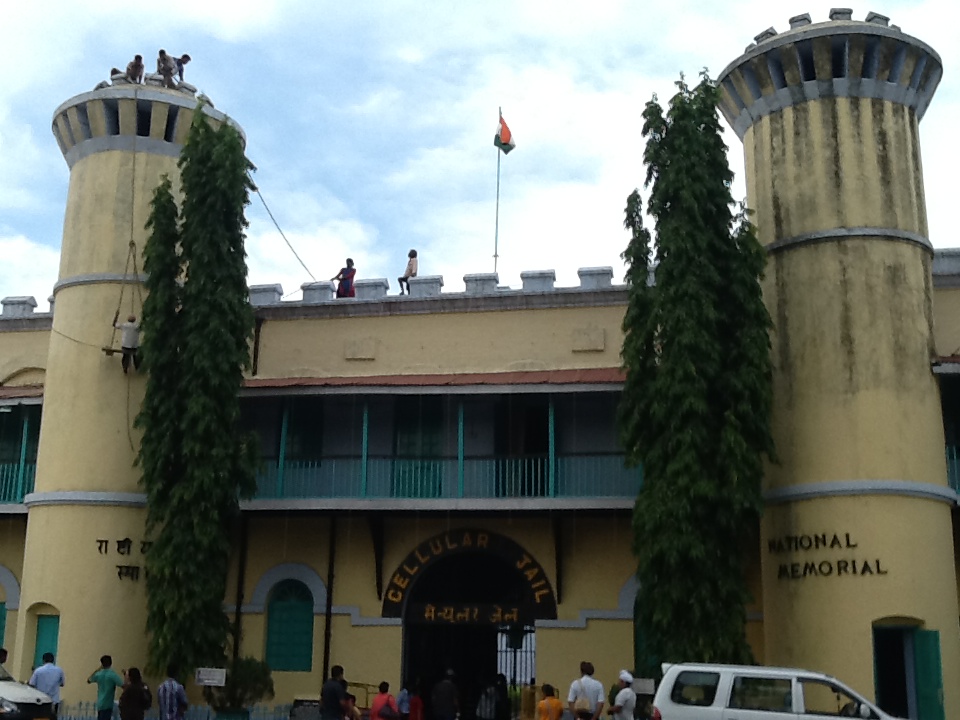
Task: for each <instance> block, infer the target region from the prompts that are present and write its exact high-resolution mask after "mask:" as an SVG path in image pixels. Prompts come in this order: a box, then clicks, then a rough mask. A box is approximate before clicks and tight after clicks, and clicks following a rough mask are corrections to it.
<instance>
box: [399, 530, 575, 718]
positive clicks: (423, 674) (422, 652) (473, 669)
mask: <svg viewBox="0 0 960 720" xmlns="http://www.w3.org/2000/svg"><path fill="white" fill-rule="evenodd" d="M383 615H384V617H401V618H403V674H404V677H405V678H407V679H408V680H409V681H410V682H412V683H418V684H419V686H420V689H421V691H422V692H423V695H424V700H425V702H427V703H428V704H429V694H430V689H431V688H432V687H433V685H434V684H435V683H436V682H438V681H439V680H440V679H441V678H442V677H443V675H444V673H445V672H446V671H447V670H448V669H452V670H453V671H454V673H455V674H456V682H457V685H458V688H459V691H460V696H461V697H460V702H461V716H462V717H464V718H470V717H472V716H473V710H474V708H475V707H476V700H477V697H478V695H479V689H480V683H481V682H483V681H489V680H492V679H493V678H494V677H495V676H496V674H497V673H498V672H503V673H504V674H505V675H507V677H508V680H511V679H515V680H517V681H518V682H526V681H528V680H529V679H530V677H532V676H533V667H534V665H533V661H534V653H535V647H536V645H535V642H536V641H535V635H534V623H535V622H536V620H540V619H550V620H555V619H556V617H557V603H556V598H555V596H554V593H553V588H552V586H551V584H550V582H549V580H548V579H547V577H546V574H545V572H544V570H543V567H542V566H541V565H540V563H538V562H537V561H536V560H535V559H534V557H533V556H532V555H531V554H530V553H528V552H527V551H526V550H524V548H523V547H521V546H520V545H519V544H517V543H516V542H514V541H513V540H511V539H510V538H508V537H506V536H503V535H498V534H496V533H491V532H488V531H485V530H475V529H462V530H451V531H449V532H446V533H442V534H440V535H437V536H435V537H433V538H430V539H429V540H427V541H425V542H423V543H421V544H420V545H418V546H417V547H416V548H414V549H413V551H412V552H410V554H409V555H407V557H406V558H405V559H404V561H403V562H402V563H400V565H399V566H398V567H397V569H396V571H395V572H394V573H393V575H391V579H390V582H389V585H388V587H387V590H386V593H385V596H384V603H383ZM521 649H522V650H523V651H524V652H525V653H526V657H525V659H526V662H525V663H522V664H521V666H520V668H519V669H518V664H517V662H516V659H517V654H518V652H520V651H521ZM511 660H512V661H513V662H511ZM518 673H522V674H518ZM524 675H526V676H525V677H524ZM428 711H429V708H428ZM428 717H429V712H428Z"/></svg>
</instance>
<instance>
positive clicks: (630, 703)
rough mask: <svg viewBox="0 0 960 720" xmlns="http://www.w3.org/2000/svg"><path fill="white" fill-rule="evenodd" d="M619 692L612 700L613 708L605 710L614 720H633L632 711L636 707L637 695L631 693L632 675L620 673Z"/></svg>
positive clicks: (622, 671)
mask: <svg viewBox="0 0 960 720" xmlns="http://www.w3.org/2000/svg"><path fill="white" fill-rule="evenodd" d="M619 684H620V692H618V693H617V697H616V698H614V700H613V707H611V708H610V709H609V710H607V714H608V715H612V716H613V717H614V718H615V720H633V709H634V708H635V707H636V706H637V694H636V693H635V692H634V691H633V675H631V674H630V673H629V672H627V671H626V670H621V671H620V683H619Z"/></svg>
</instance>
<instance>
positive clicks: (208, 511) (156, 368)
mask: <svg viewBox="0 0 960 720" xmlns="http://www.w3.org/2000/svg"><path fill="white" fill-rule="evenodd" d="M179 168H180V180H181V183H180V184H181V193H182V206H181V208H180V210H179V212H178V210H177V204H176V200H175V198H174V195H173V191H172V185H171V182H170V180H169V178H166V177H165V178H164V179H163V180H162V182H161V183H160V185H159V187H157V189H156V191H155V193H154V196H153V200H152V203H151V213H150V218H149V220H148V222H147V229H148V230H149V231H150V236H149V238H148V240H147V244H146V246H145V248H144V270H145V271H146V273H147V274H148V280H147V282H146V285H147V290H148V291H149V294H148V296H147V299H146V300H145V302H144V306H143V317H142V331H143V343H142V351H143V361H144V365H143V367H144V369H145V370H146V371H147V372H148V377H147V386H146V394H145V397H144V401H143V405H142V408H141V412H140V414H139V416H138V417H137V421H136V422H137V426H138V427H139V428H141V429H142V431H143V439H142V441H141V446H140V453H139V459H138V461H139V464H140V468H141V471H142V483H143V487H144V489H145V490H146V493H147V528H148V531H149V532H150V533H151V535H152V537H153V544H152V546H151V547H150V549H149V551H148V553H147V558H146V569H147V578H146V586H147V632H148V635H149V660H150V665H151V666H152V668H153V669H155V670H159V669H162V668H163V667H164V666H165V665H166V664H167V663H169V662H175V663H177V664H178V665H179V666H180V668H181V669H182V670H183V671H185V672H189V671H191V670H192V669H193V668H196V667H199V666H203V665H211V664H213V665H218V664H222V663H223V658H224V652H225V649H226V645H227V641H228V634H229V624H228V620H227V617H226V615H225V614H224V611H223V603H224V598H225V595H226V578H227V568H228V565H229V560H230V551H231V536H232V530H233V527H234V523H235V521H236V519H237V517H238V515H239V500H240V499H241V498H245V497H250V496H251V495H252V494H253V492H254V490H255V468H256V455H255V443H254V442H253V441H252V439H251V438H250V436H249V435H247V434H244V433H242V432H240V425H239V421H240V405H239V390H240V388H241V384H242V381H243V371H244V369H245V368H247V367H248V365H249V352H248V342H249V340H250V338H251V336H252V332H253V312H252V309H251V308H250V304H249V300H248V294H247V285H246V275H247V267H246V253H245V252H244V237H245V228H246V227H247V223H246V220H245V218H244V208H245V207H246V206H247V205H248V204H249V192H250V191H251V190H253V189H254V186H253V182H252V180H251V176H250V173H251V171H252V170H253V166H252V165H251V164H250V162H249V161H248V160H247V158H246V156H245V155H244V150H243V140H242V138H241V136H240V133H239V132H238V131H237V130H236V129H235V128H233V127H232V126H231V125H229V124H228V123H222V124H219V125H217V126H214V125H213V124H211V122H210V121H209V119H208V118H207V117H206V115H205V114H204V113H203V112H201V111H200V109H198V111H197V112H196V113H195V114H194V119H193V123H192V125H191V128H190V133H189V135H188V137H187V141H186V143H185V144H184V147H183V151H182V153H181V155H180V161H179Z"/></svg>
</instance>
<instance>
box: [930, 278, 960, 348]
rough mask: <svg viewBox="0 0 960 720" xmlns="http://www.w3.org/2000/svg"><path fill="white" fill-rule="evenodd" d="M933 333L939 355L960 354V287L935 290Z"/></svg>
mask: <svg viewBox="0 0 960 720" xmlns="http://www.w3.org/2000/svg"><path fill="white" fill-rule="evenodd" d="M933 333H934V337H935V338H936V347H937V354H938V355H940V356H949V355H960V288H937V289H936V290H935V291H934V293H933Z"/></svg>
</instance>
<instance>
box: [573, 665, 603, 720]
mask: <svg viewBox="0 0 960 720" xmlns="http://www.w3.org/2000/svg"><path fill="white" fill-rule="evenodd" d="M603 701H604V698H603V683H601V682H600V681H599V680H594V679H593V663H591V662H586V661H584V662H582V663H580V679H579V680H574V681H573V682H572V683H570V692H569V693H567V704H568V706H569V707H570V712H571V713H572V714H573V715H574V716H575V717H577V718H580V720H597V718H598V717H600V713H601V712H603Z"/></svg>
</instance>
